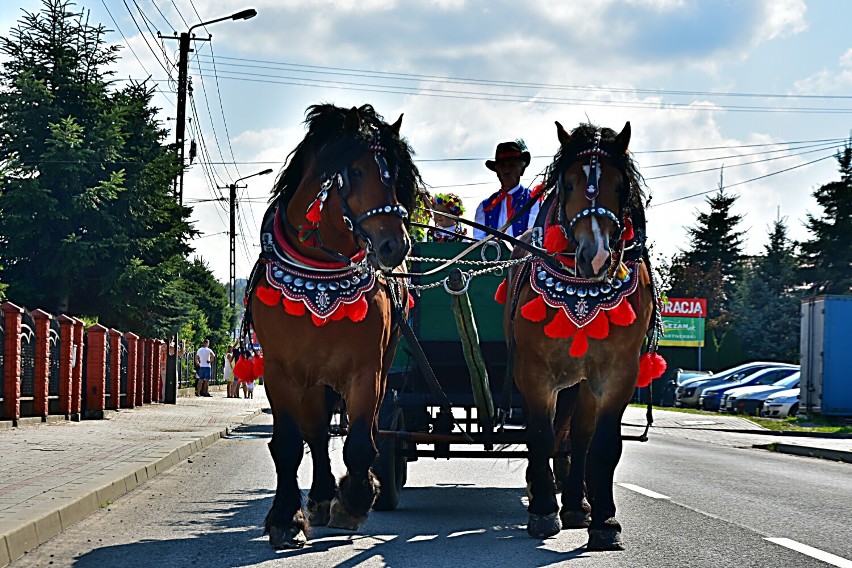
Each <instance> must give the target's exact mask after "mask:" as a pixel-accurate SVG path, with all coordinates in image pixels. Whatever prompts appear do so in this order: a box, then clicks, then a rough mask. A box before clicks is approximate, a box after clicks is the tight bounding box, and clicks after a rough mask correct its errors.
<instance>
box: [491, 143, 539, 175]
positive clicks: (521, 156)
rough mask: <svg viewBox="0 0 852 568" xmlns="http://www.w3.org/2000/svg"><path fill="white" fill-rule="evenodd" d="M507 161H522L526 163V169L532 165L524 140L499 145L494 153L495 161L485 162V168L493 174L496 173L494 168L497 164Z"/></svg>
mask: <svg viewBox="0 0 852 568" xmlns="http://www.w3.org/2000/svg"><path fill="white" fill-rule="evenodd" d="M507 160H521V161H523V162H524V167H527V166H528V165H530V153H529V152H527V145H526V144H524V141H523V140H515V141H514V142H500V143H499V144H497V150H495V152H494V159H493V160H485V167H486V168H488V169H489V170H491V171H492V172H493V171H496V170H495V169H494V167H495V166H496V165H497V164H499V163H500V162H505V161H507Z"/></svg>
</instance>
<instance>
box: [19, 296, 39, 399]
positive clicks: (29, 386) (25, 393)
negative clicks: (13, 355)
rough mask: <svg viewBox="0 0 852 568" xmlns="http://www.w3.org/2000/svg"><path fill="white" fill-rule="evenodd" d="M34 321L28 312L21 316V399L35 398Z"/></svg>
mask: <svg viewBox="0 0 852 568" xmlns="http://www.w3.org/2000/svg"><path fill="white" fill-rule="evenodd" d="M35 349H36V334H35V321H33V318H32V316H30V313H29V312H24V313H23V314H21V398H27V397H29V398H32V397H34V396H35Z"/></svg>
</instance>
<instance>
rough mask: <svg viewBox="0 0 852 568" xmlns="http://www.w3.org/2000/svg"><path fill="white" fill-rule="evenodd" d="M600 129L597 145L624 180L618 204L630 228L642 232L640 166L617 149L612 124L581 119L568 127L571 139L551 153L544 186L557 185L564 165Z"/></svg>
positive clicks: (643, 181)
mask: <svg viewBox="0 0 852 568" xmlns="http://www.w3.org/2000/svg"><path fill="white" fill-rule="evenodd" d="M598 132H600V133H601V143H600V148H601V150H604V151H605V152H607V153H608V154H609V155H610V156H611V157H610V159H611V160H612V161H613V162H614V163H615V166H616V167H617V168H618V169H619V170H621V173H622V175H624V179H625V180H626V181H627V186H628V187H627V191H626V192H623V191H622V192H621V193H620V195H619V205H620V207H621V208H622V210H623V211H624V212H625V213H626V214H627V215H628V216H629V217H630V221H631V223H632V224H633V228H634V229H637V230H640V231H641V233H642V234H643V235H644V234H646V233H645V191H644V188H645V180H644V178H643V177H642V174H640V173H639V168H638V166H637V165H636V162H635V161H634V160H633V156H632V155H631V153H630V152H629V151H628V152H623V153H622V152H619V151H618V150H617V149H616V148H615V137H616V136H618V132H615V131H614V130H612V129H611V128H606V127H603V128H601V127H598V126H595V125H594V124H591V123H586V122H584V123H581V124H580V125H579V126H577V127H576V128H575V129H574V130H572V131H571V133H570V135H571V141H570V142H569V144H568V145H567V146H561V145H560V147H559V151H558V152H557V153H556V155H555V156H554V157H553V163H551V164H550V166H549V167H548V168H547V173H546V177H545V182H544V183H545V188H546V189H548V190H549V189H551V188H554V187H556V185H557V180H558V177H559V175H561V173H562V172H563V171H564V170H565V168H566V167H567V166H568V165H569V164H570V163H571V162H573V161H574V160H575V159H577V154H579V153H580V152H582V151H584V150H588V149H589V148H591V147H592V145H593V144H594V142H595V134H597V133H598Z"/></svg>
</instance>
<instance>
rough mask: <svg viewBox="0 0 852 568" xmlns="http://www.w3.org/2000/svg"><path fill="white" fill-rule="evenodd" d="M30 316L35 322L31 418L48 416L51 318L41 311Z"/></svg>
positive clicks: (35, 311)
mask: <svg viewBox="0 0 852 568" xmlns="http://www.w3.org/2000/svg"><path fill="white" fill-rule="evenodd" d="M30 315H31V316H32V318H33V321H34V322H35V330H34V331H35V342H36V344H35V373H34V378H35V384H34V385H33V416H41V417H42V418H44V417H46V416H47V414H48V408H47V405H48V402H47V397H48V388H49V383H50V320H52V319H53V316H52V315H50V314H49V313H47V312H45V311H42V310H33V311H31V312H30Z"/></svg>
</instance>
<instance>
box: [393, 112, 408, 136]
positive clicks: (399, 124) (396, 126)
mask: <svg viewBox="0 0 852 568" xmlns="http://www.w3.org/2000/svg"><path fill="white" fill-rule="evenodd" d="M403 116H405V113H402V114H401V115H399V118H397V119H396V122H394V123H393V124H391V128H393V131H394V132H396V135H397V136H399V129H400V128H401V127H402V117H403Z"/></svg>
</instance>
